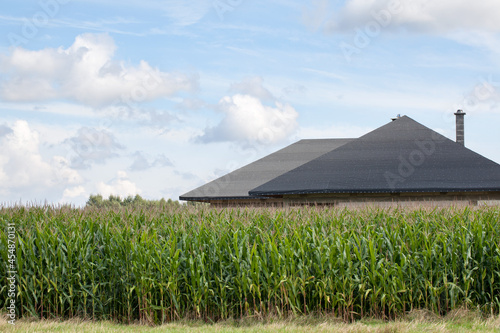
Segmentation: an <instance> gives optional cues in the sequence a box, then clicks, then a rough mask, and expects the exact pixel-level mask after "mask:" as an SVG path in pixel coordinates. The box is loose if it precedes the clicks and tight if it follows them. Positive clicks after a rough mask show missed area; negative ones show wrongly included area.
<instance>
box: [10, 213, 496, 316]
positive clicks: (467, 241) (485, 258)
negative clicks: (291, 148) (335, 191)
mask: <svg viewBox="0 0 500 333" xmlns="http://www.w3.org/2000/svg"><path fill="white" fill-rule="evenodd" d="M7 223H15V224H16V228H17V242H18V244H17V267H18V272H19V278H18V297H17V304H18V311H19V312H20V315H21V316H24V317H26V316H35V317H40V318H53V317H63V318H71V317H75V316H79V317H86V318H91V319H114V320H118V321H125V322H132V321H136V320H140V321H141V322H147V323H163V322H169V321H173V320H178V319H182V318H186V317H189V318H193V317H195V318H202V319H205V320H214V321H215V320H222V319H227V318H238V317H241V316H248V315H254V316H266V315H269V314H273V315H278V316H286V315H288V314H290V313H295V314H310V313H318V312H319V313H327V314H332V315H335V316H338V317H341V318H343V319H344V320H345V321H351V320H354V319H357V318H360V317H364V316H375V317H380V318H386V319H391V318H396V317H397V316H400V315H401V314H403V313H405V312H408V311H410V310H412V309H421V308H425V309H428V310H431V311H433V312H435V313H438V314H446V313H448V312H449V311H450V310H452V309H456V308H458V307H470V308H479V309H481V310H482V311H483V312H486V313H498V311H499V309H500V245H499V242H500V209H498V208H484V209H480V210H471V209H469V208H466V209H460V210H457V209H446V210H414V211H406V210H397V209H396V210H379V209H368V210H364V211H349V210H334V209H325V210H318V209H314V208H309V209H294V210H264V209H240V210H215V209H207V208H186V207H171V208H168V209H167V210H160V209H158V210H157V211H150V212H144V211H130V210H126V209H121V210H97V209H86V210H79V209H72V208H68V207H63V208H52V207H31V208H23V207H18V208H3V209H0V228H1V231H0V253H1V257H2V261H3V262H7V237H6V230H7ZM6 266H7V265H6V264H2V265H0V279H1V281H6V280H5V278H6ZM5 285H6V283H2V284H1V285H0V287H1V288H2V289H0V308H5V306H6V302H5V301H3V300H6V299H7V290H6V288H5V287H3V286H5Z"/></svg>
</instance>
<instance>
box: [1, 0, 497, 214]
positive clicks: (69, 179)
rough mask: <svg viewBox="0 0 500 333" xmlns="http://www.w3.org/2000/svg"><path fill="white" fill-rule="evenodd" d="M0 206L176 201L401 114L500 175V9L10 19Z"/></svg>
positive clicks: (47, 14)
mask: <svg viewBox="0 0 500 333" xmlns="http://www.w3.org/2000/svg"><path fill="white" fill-rule="evenodd" d="M0 6H1V7H2V8H1V11H0V13H1V14H0V202H1V203H4V204H12V203H17V202H22V203H27V202H37V203H42V202H45V201H47V202H49V203H72V204H75V205H82V204H84V203H85V201H86V199H87V198H88V196H89V195H90V194H97V193H101V194H103V195H104V196H108V195H109V194H116V195H120V196H122V197H125V196H127V195H134V194H136V193H138V194H140V195H141V196H143V197H145V198H148V199H159V198H161V197H164V198H173V199H177V198H178V196H179V195H180V194H183V193H184V192H187V191H189V190H191V189H193V188H195V187H197V186H199V185H202V184H204V183H205V182H207V181H209V180H212V179H214V178H216V177H218V176H221V175H223V174H225V173H227V172H229V171H231V170H234V169H235V168H238V167H240V166H243V165H245V164H247V163H250V162H252V161H254V160H256V159H257V158H260V157H262V156H265V155H267V154H269V153H271V152H273V151H275V150H277V149H280V148H282V147H284V146H286V145H288V144H290V143H292V142H295V141H297V140H298V139H302V138H336V137H358V136H361V135H363V134H365V133H367V132H368V131H370V130H373V129H375V128H377V127H379V126H382V125H384V124H385V123H387V122H389V121H390V118H391V117H393V116H395V115H396V114H405V115H408V116H410V117H411V118H413V119H415V120H417V121H418V122H420V123H422V124H424V125H426V126H428V127H430V128H432V129H435V130H437V131H439V132H440V133H442V134H444V135H446V136H448V137H449V138H451V139H454V136H455V123H454V116H453V112H454V111H455V110H457V109H464V110H465V111H466V112H467V116H466V146H467V147H469V148H470V149H472V150H474V151H476V152H478V153H480V154H482V155H484V156H486V157H488V158H490V159H492V160H494V161H495V162H500V150H499V149H498V142H499V141H500V131H499V129H498V128H499V124H500V108H499V105H498V102H499V100H500V94H499V89H500V70H499V65H500V57H499V55H500V21H499V20H498V19H497V18H498V17H500V3H499V2H498V1H494V0H484V1H481V2H480V3H476V2H472V1H470V0H453V1H452V0H440V1H439V2H437V1H430V0H413V1H409V0H404V1H403V0H350V1H328V0H317V1H293V0H289V1H284V0H267V1H258V0H257V1H249V0H215V1H214V0H187V1H169V0H163V1H156V0H143V1H140V2H139V1H128V0H124V1H92V0H91V1H89V0H87V1H79V0H40V1H18V2H9V3H8V4H7V3H3V4H2V5H0Z"/></svg>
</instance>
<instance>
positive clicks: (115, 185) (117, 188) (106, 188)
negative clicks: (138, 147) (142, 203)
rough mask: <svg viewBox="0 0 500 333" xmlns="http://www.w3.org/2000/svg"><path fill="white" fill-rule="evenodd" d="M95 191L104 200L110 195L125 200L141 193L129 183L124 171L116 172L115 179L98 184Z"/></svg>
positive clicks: (133, 184) (134, 185)
mask: <svg viewBox="0 0 500 333" xmlns="http://www.w3.org/2000/svg"><path fill="white" fill-rule="evenodd" d="M97 191H98V193H99V194H101V195H102V196H103V197H105V198H106V197H109V196H110V195H118V196H120V197H122V198H125V197H127V196H129V195H131V196H134V195H136V194H140V193H141V190H140V189H139V188H137V186H136V184H135V183H133V182H132V181H130V179H129V178H128V176H127V173H126V172H125V171H118V172H117V175H116V178H114V179H112V180H111V181H110V182H108V183H104V182H100V183H98V184H97Z"/></svg>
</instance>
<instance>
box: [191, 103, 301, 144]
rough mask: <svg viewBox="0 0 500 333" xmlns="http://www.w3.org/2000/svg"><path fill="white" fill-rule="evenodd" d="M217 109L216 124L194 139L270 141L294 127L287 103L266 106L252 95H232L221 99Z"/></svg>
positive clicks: (283, 136) (285, 135)
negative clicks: (217, 122) (218, 121)
mask: <svg viewBox="0 0 500 333" xmlns="http://www.w3.org/2000/svg"><path fill="white" fill-rule="evenodd" d="M218 109H219V110H220V111H221V112H222V113H223V114H224V118H223V119H222V121H221V122H220V123H219V124H218V125H216V126H214V127H209V128H207V129H206V130H205V133H204V134H203V135H202V136H200V137H198V141H201V142H217V141H232V142H238V143H241V144H244V145H252V144H274V143H277V142H280V141H283V140H285V139H286V138H288V136H290V135H291V134H292V133H294V132H295V130H296V129H297V117H298V113H297V111H295V109H294V108H293V107H291V106H290V105H288V104H283V103H280V102H275V103H274V106H268V105H264V104H263V103H262V102H261V101H260V100H259V99H258V98H256V97H254V96H250V95H242V94H236V95H234V96H226V97H224V98H222V99H221V100H220V102H219V105H218Z"/></svg>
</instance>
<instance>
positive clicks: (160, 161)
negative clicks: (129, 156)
mask: <svg viewBox="0 0 500 333" xmlns="http://www.w3.org/2000/svg"><path fill="white" fill-rule="evenodd" d="M133 158H134V160H133V162H132V165H131V166H130V167H129V170H131V171H143V170H147V169H150V168H153V167H168V166H173V163H172V162H171V161H170V159H169V158H168V157H167V156H165V155H164V154H160V155H158V156H156V158H153V159H151V158H148V157H147V156H146V155H145V154H144V153H143V152H141V151H136V152H135V153H134V155H133Z"/></svg>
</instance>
